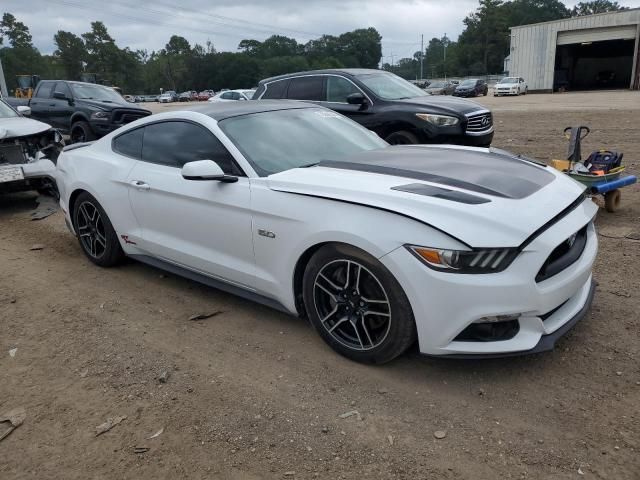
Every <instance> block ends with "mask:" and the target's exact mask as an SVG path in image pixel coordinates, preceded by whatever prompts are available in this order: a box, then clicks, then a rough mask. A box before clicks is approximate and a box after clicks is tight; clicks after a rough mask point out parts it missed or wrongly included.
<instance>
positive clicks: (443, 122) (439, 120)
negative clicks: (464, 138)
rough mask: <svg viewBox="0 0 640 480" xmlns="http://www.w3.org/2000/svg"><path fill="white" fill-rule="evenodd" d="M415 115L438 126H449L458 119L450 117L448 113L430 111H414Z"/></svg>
mask: <svg viewBox="0 0 640 480" xmlns="http://www.w3.org/2000/svg"><path fill="white" fill-rule="evenodd" d="M416 117H418V118H419V119H421V120H424V121H426V122H429V123H431V124H433V125H436V126H438V127H451V126H453V125H457V124H458V122H460V120H458V118H456V117H450V116H449V115H432V114H430V113H416Z"/></svg>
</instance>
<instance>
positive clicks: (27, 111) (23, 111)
mask: <svg viewBox="0 0 640 480" xmlns="http://www.w3.org/2000/svg"><path fill="white" fill-rule="evenodd" d="M16 110H18V113H21V114H22V115H31V107H27V106H26V105H19V106H18V108H16Z"/></svg>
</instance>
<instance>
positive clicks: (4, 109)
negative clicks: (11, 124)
mask: <svg viewBox="0 0 640 480" xmlns="http://www.w3.org/2000/svg"><path fill="white" fill-rule="evenodd" d="M12 117H19V115H18V114H17V113H16V111H15V110H14V109H13V108H11V107H10V106H9V105H7V104H6V103H4V100H0V118H12Z"/></svg>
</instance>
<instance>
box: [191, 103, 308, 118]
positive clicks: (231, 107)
mask: <svg viewBox="0 0 640 480" xmlns="http://www.w3.org/2000/svg"><path fill="white" fill-rule="evenodd" d="M300 108H321V107H318V105H315V104H313V103H305V102H299V101H297V100H249V101H248V102H220V103H207V105H194V106H193V107H192V108H185V110H191V111H193V112H198V113H202V114H203V115H208V116H209V117H211V118H213V119H214V120H216V121H220V120H225V119H227V118H231V117H239V116H242V115H251V114H252V113H264V112H275V111H278V110H293V109H300Z"/></svg>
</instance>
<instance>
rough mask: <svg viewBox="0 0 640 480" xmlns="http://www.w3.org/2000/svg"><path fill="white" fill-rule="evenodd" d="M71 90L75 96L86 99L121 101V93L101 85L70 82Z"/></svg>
mask: <svg viewBox="0 0 640 480" xmlns="http://www.w3.org/2000/svg"><path fill="white" fill-rule="evenodd" d="M70 85H71V90H73V96H74V97H75V98H84V99H88V100H100V101H101V102H116V103H122V100H123V98H122V95H120V94H119V93H118V92H116V91H115V90H112V89H111V88H109V87H103V86H101V85H87V84H79V83H71V84H70Z"/></svg>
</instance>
